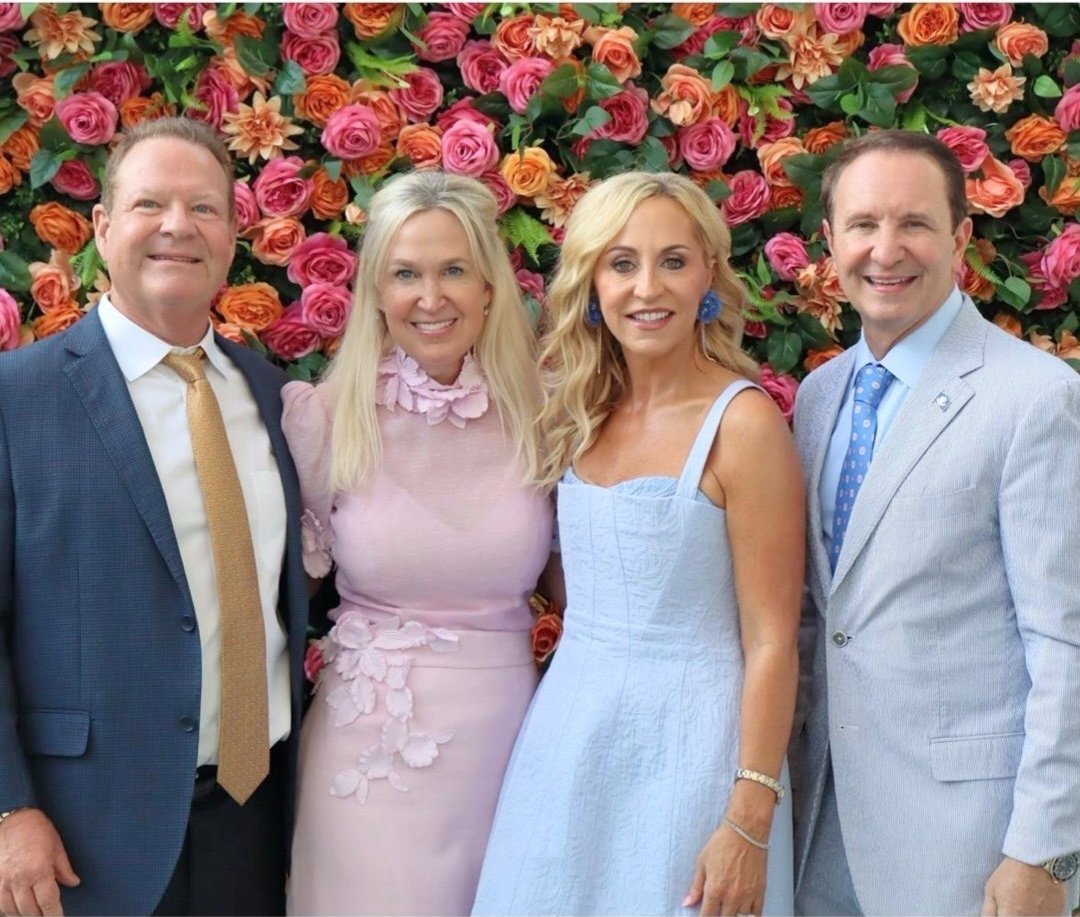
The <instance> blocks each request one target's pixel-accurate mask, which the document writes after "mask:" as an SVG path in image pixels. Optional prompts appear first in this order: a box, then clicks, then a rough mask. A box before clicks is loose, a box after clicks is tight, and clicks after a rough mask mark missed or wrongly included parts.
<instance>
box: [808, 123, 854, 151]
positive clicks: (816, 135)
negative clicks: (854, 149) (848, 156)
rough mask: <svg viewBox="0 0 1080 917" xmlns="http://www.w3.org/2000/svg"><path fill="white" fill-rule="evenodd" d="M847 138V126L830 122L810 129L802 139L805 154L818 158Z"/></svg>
mask: <svg viewBox="0 0 1080 917" xmlns="http://www.w3.org/2000/svg"><path fill="white" fill-rule="evenodd" d="M845 137H847V125H846V124H844V122H843V121H830V122H829V123H828V124H823V125H822V126H821V127H812V128H810V130H808V131H807V132H806V135H805V136H804V137H803V145H804V146H805V147H806V152H808V153H813V154H814V155H815V156H820V155H821V154H822V153H824V152H825V151H826V150H827V149H829V148H831V147H833V146H836V144H838V143H840V142H841V141H843V140H844V138H845Z"/></svg>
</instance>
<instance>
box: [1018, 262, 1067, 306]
mask: <svg viewBox="0 0 1080 917" xmlns="http://www.w3.org/2000/svg"><path fill="white" fill-rule="evenodd" d="M1020 261H1021V263H1022V264H1023V265H1024V266H1025V267H1026V268H1027V271H1028V276H1027V282H1028V283H1029V284H1031V289H1032V290H1034V291H1035V292H1036V293H1037V294H1038V296H1039V301H1038V303H1037V304H1036V305H1035V307H1034V308H1035V310H1036V311H1038V312H1042V311H1047V310H1050V309H1056V308H1058V307H1059V306H1063V305H1065V303H1066V302H1067V301H1068V299H1069V291H1068V290H1067V289H1066V288H1065V287H1058V286H1054V285H1053V284H1052V283H1050V281H1049V280H1047V279H1046V278H1045V277H1044V276H1043V272H1042V252H1028V253H1027V254H1024V255H1021V256H1020Z"/></svg>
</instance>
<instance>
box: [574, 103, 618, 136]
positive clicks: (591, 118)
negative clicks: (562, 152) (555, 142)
mask: <svg viewBox="0 0 1080 917" xmlns="http://www.w3.org/2000/svg"><path fill="white" fill-rule="evenodd" d="M610 120H611V115H609V114H608V113H607V112H606V111H604V109H602V108H601V107H600V106H599V105H593V106H592V107H591V108H588V109H586V111H585V114H584V115H583V116H582V117H580V118H578V120H577V121H576V122H575V124H574V126H573V127H572V128H571V129H570V133H571V134H573V135H574V136H575V137H584V136H585V135H586V134H588V133H591V132H592V131H594V130H596V129H597V128H598V127H602V126H603V125H605V124H607V123H608V122H609V121H610Z"/></svg>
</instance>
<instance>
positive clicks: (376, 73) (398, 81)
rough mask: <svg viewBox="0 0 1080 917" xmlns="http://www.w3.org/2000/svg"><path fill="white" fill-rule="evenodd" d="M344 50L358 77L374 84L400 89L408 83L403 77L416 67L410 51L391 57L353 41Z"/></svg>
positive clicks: (413, 55) (414, 57) (414, 56)
mask: <svg viewBox="0 0 1080 917" xmlns="http://www.w3.org/2000/svg"><path fill="white" fill-rule="evenodd" d="M345 52H346V54H348V55H349V60H351V61H352V63H353V66H354V67H356V69H357V71H358V72H359V76H360V78H361V79H365V80H368V81H369V82H371V83H373V84H375V85H376V86H389V87H391V88H397V89H400V88H402V87H404V86H406V85H408V84H407V83H406V82H405V80H404V79H403V77H404V76H405V75H406V74H409V73H412V72H413V71H414V70H416V69H417V64H416V55H415V54H413V53H412V52H410V53H408V54H403V55H401V56H399V57H393V56H390V55H389V53H386V54H380V53H377V50H376V51H368V50H367V49H366V48H365V47H364V45H361V44H358V43H357V42H355V41H352V42H349V44H347V45H346V46H345Z"/></svg>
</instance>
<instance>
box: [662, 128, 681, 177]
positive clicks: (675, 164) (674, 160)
mask: <svg viewBox="0 0 1080 917" xmlns="http://www.w3.org/2000/svg"><path fill="white" fill-rule="evenodd" d="M657 139H658V140H659V141H660V143H661V144H663V146H664V149H665V150H666V151H667V161H668V167H669V168H670V169H672V170H673V171H674V170H676V169H678V168H679V167H680V166H681V165H682V153H681V152H680V150H679V138H678V137H676V136H675V135H674V134H668V136H666V137H658V138H657Z"/></svg>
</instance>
